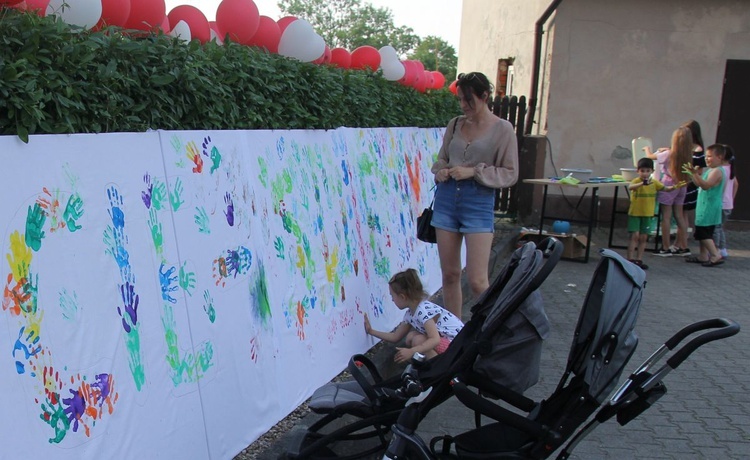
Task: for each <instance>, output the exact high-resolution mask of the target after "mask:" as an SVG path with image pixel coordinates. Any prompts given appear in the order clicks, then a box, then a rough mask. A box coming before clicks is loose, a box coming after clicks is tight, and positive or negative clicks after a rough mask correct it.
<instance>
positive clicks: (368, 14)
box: [278, 0, 419, 55]
mask: <svg viewBox="0 0 750 460" xmlns="http://www.w3.org/2000/svg"><path fill="white" fill-rule="evenodd" d="M278 6H279V9H280V10H281V11H282V13H284V14H288V15H292V16H296V17H299V18H302V19H305V20H306V21H308V22H309V23H310V24H312V26H313V28H314V29H315V31H316V32H317V33H318V34H319V35H320V36H321V37H323V39H324V40H325V41H326V43H328V45H329V46H330V47H331V48H334V47H342V48H346V49H347V50H349V51H352V50H354V49H355V48H358V47H360V46H363V45H370V46H372V47H375V48H377V49H380V48H381V47H383V46H386V45H391V46H392V47H393V48H395V49H396V52H397V53H398V54H399V55H406V54H407V53H408V52H410V51H412V50H413V49H414V48H415V47H416V46H417V44H418V43H419V37H418V36H417V35H415V34H414V30H413V29H412V28H411V27H404V26H402V27H396V26H395V25H394V23H393V13H392V12H391V10H390V9H388V8H376V7H374V6H372V5H371V4H369V3H364V4H363V2H362V1H361V0H279V2H278Z"/></svg>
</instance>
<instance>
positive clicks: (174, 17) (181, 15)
mask: <svg viewBox="0 0 750 460" xmlns="http://www.w3.org/2000/svg"><path fill="white" fill-rule="evenodd" d="M167 17H168V18H169V24H170V25H172V24H174V25H175V26H176V25H177V23H178V22H180V21H185V23H186V24H187V25H188V27H190V37H191V38H194V39H195V38H197V39H198V40H199V41H200V42H201V43H206V42H208V41H209V40H211V27H209V25H208V19H206V15H205V14H203V12H201V10H199V9H198V8H196V7H194V6H190V5H180V6H175V7H174V8H172V11H170V12H169V14H168V15H167Z"/></svg>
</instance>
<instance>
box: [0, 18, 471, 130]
mask: <svg viewBox="0 0 750 460" xmlns="http://www.w3.org/2000/svg"><path fill="white" fill-rule="evenodd" d="M458 112H459V109H458V105H457V103H456V100H455V98H454V97H453V95H452V94H450V93H449V92H448V91H446V90H439V91H433V92H430V93H427V94H421V93H419V92H417V91H415V90H414V89H412V88H408V87H404V86H402V85H399V84H397V83H395V82H389V81H387V80H385V79H384V78H382V77H381V76H380V75H378V74H375V73H371V72H367V71H360V70H356V71H355V70H342V69H339V68H335V67H332V66H322V65H315V64H309V63H302V62H298V61H295V60H293V59H288V58H285V57H282V56H279V55H275V54H268V53H266V52H264V51H261V50H258V49H256V48H250V47H246V46H242V45H238V44H234V43H227V44H226V46H218V45H217V44H215V43H213V42H210V43H208V44H206V45H203V46H201V45H200V44H199V43H198V42H197V41H193V42H191V43H189V44H184V43H183V42H181V41H179V40H178V39H175V38H172V37H169V36H166V35H163V34H159V35H153V34H152V35H144V34H141V35H140V36H129V35H128V34H126V33H124V32H123V31H122V30H119V29H115V28H110V29H107V30H104V31H100V32H88V31H81V30H80V29H75V28H71V27H70V26H68V25H67V24H65V23H63V22H61V21H59V20H56V19H55V18H39V17H37V16H36V15H33V14H26V13H19V12H16V11H15V10H10V9H2V8H0V134H14V135H18V136H19V137H20V138H21V139H23V140H24V141H27V140H28V136H29V135H30V134H45V133H86V132H94V133H99V132H140V131H145V130H148V129H167V130H178V129H179V130H205V129H329V128H336V127H339V126H357V127H364V128H366V127H386V126H394V127H395V126H417V127H434V126H445V125H446V123H447V122H448V120H449V119H450V118H451V117H453V116H455V115H456V114H457V113H458Z"/></svg>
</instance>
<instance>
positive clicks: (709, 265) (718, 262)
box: [701, 258, 724, 267]
mask: <svg viewBox="0 0 750 460" xmlns="http://www.w3.org/2000/svg"><path fill="white" fill-rule="evenodd" d="M723 263H724V259H722V258H719V259H717V260H715V261H713V262H712V261H711V260H707V261H706V262H703V263H702V264H701V265H703V266H704V267H715V266H717V265H721V264H723Z"/></svg>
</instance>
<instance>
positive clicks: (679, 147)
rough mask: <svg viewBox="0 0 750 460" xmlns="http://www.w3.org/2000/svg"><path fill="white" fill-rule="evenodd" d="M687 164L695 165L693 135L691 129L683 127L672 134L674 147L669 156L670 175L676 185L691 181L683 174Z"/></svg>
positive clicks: (671, 148)
mask: <svg viewBox="0 0 750 460" xmlns="http://www.w3.org/2000/svg"><path fill="white" fill-rule="evenodd" d="M685 163H689V164H692V163H693V135H692V133H691V132H690V129H689V128H687V127H686V126H681V127H679V128H677V129H675V130H674V132H673V133H672V146H671V147H670V154H669V175H670V176H672V179H674V180H675V183H677V182H681V181H687V180H688V179H689V178H688V176H687V175H686V174H685V173H683V172H682V165H684V164H685Z"/></svg>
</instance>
